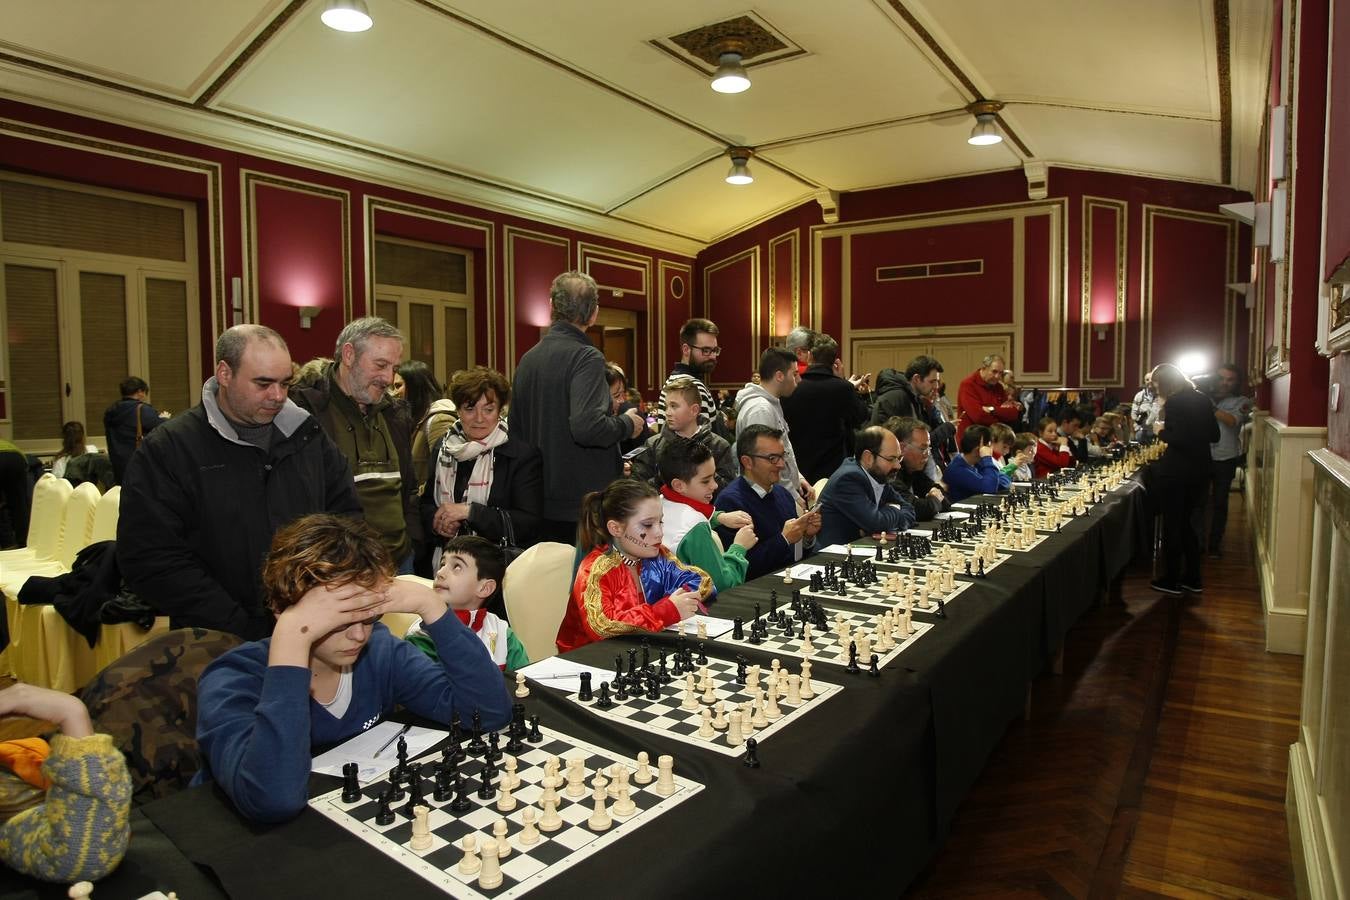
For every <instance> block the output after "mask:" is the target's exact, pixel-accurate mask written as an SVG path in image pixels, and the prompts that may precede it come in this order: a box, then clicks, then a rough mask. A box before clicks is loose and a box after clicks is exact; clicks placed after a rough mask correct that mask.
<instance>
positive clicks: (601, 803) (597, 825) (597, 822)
mask: <svg viewBox="0 0 1350 900" xmlns="http://www.w3.org/2000/svg"><path fill="white" fill-rule="evenodd" d="M591 799H593V800H594V801H595V810H594V811H593V812H592V813H591V817H590V818H589V819H587V820H586V827H587V828H589V829H590V830H591V831H607V830H609V826H611V825H613V824H614V820H613V819H611V818H610V817H609V812H608V811H606V809H605V802H606V801H607V800H608V799H609V795H608V794H606V793H605V789H604V788H603V787H597V788H596V789H595V791H594V792H593V793H592V794H591Z"/></svg>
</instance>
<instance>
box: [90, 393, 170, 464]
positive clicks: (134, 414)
mask: <svg viewBox="0 0 1350 900" xmlns="http://www.w3.org/2000/svg"><path fill="white" fill-rule="evenodd" d="M120 387H121V391H122V399H121V400H118V401H117V402H116V403H114V404H113V405H112V406H109V407H108V408H107V409H106V410H104V411H103V434H104V437H105V439H106V440H107V441H108V459H109V460H111V461H112V467H113V477H114V478H116V479H117V483H118V484H121V483H122V482H123V481H124V480H125V479H126V477H127V462H128V461H129V460H130V459H131V454H132V453H134V452H135V450H136V448H137V447H139V446H140V445H141V441H143V440H144V439H145V436H146V435H147V434H149V433H150V431H151V429H153V428H154V427H155V426H157V425H159V423H160V422H161V421H163V420H162V419H160V417H159V412H158V411H157V410H156V409H155V408H154V407H153V406H151V405H150V385H148V384H146V383H145V381H144V380H143V379H140V378H137V377H136V376H135V375H132V376H130V377H129V378H127V380H126V381H123V382H122V384H121V386H120ZM138 424H139V426H140V427H139V429H138V428H137V425H138Z"/></svg>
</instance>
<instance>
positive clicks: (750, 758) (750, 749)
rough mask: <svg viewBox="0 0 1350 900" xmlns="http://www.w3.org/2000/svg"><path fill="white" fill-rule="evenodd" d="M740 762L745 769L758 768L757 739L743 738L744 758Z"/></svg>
mask: <svg viewBox="0 0 1350 900" xmlns="http://www.w3.org/2000/svg"><path fill="white" fill-rule="evenodd" d="M741 762H743V763H744V764H745V767H746V768H747V769H758V768H759V741H757V740H755V739H754V738H746V739H745V759H743V760H741Z"/></svg>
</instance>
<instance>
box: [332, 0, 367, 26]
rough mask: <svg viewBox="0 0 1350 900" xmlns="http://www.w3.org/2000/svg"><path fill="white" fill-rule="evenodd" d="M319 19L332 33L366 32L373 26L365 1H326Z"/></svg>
mask: <svg viewBox="0 0 1350 900" xmlns="http://www.w3.org/2000/svg"><path fill="white" fill-rule="evenodd" d="M319 18H320V19H321V20H322V21H323V24H325V25H327V26H328V27H329V28H331V29H333V30H334V31H367V30H369V28H370V26H372V25H374V24H375V20H374V19H372V18H371V17H370V10H368V9H366V4H365V0H328V5H327V6H326V7H324V11H323V14H322V15H320V16H319Z"/></svg>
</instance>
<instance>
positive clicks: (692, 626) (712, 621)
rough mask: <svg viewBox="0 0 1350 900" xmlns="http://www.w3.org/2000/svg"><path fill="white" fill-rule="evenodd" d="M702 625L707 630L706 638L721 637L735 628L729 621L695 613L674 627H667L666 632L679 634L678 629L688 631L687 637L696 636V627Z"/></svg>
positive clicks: (734, 624)
mask: <svg viewBox="0 0 1350 900" xmlns="http://www.w3.org/2000/svg"><path fill="white" fill-rule="evenodd" d="M700 624H702V625H703V626H704V627H706V628H707V630H708V637H721V636H722V635H724V634H726V633H727V632H728V631H730V630H731V629H733V628H735V627H736V623H735V622H733V621H731V620H730V619H719V618H717V616H705V615H703V614H702V613H695V614H694V615H692V616H690V617H689V618H687V619H685V620H683V621H681V622H676V623H675V624H674V625H667V626H666V631H673V632H675V633H676V634H679V633H680V629H681V628H684V629H688V633H689V636H690V637H691V638H692V637H695V636H697V635H698V626H699V625H700Z"/></svg>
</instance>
